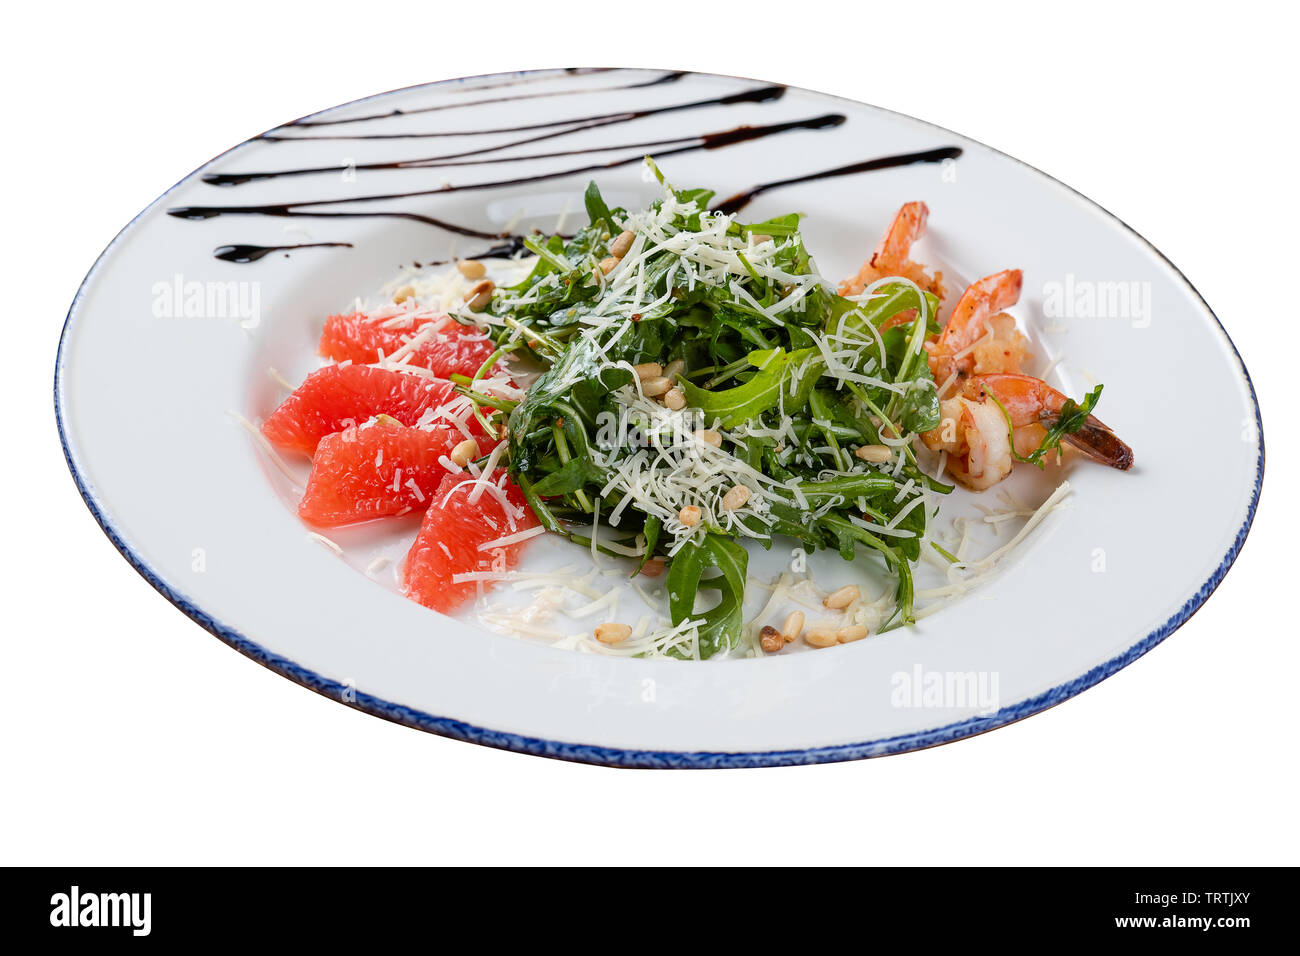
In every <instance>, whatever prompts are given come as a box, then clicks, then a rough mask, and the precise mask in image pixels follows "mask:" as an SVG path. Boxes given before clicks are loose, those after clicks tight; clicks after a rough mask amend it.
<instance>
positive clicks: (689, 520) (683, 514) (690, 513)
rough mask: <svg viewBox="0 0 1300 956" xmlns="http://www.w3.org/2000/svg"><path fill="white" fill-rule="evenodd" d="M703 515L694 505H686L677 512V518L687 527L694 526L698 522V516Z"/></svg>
mask: <svg viewBox="0 0 1300 956" xmlns="http://www.w3.org/2000/svg"><path fill="white" fill-rule="evenodd" d="M703 516H704V512H703V511H701V510H700V509H699V508H697V507H695V505H687V506H686V507H685V508H683V509H682V510H681V511H679V512H677V520H678V521H680V522H681V523H682V524H684V525H686V527H688V528H694V527H695V526H696V525H697V524H699V523H700V518H702V517H703Z"/></svg>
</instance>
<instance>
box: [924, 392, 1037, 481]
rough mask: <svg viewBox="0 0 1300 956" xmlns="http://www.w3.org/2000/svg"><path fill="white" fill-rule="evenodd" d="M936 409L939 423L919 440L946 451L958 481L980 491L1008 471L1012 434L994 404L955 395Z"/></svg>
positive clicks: (930, 446) (1007, 473) (1010, 458)
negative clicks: (1008, 431) (939, 417)
mask: <svg viewBox="0 0 1300 956" xmlns="http://www.w3.org/2000/svg"><path fill="white" fill-rule="evenodd" d="M939 412H940V415H941V416H942V417H941V419H940V422H939V427H938V428H935V429H934V430H933V431H928V432H926V433H925V434H923V435H922V436H921V440H922V441H924V442H925V444H926V445H927V446H928V447H929V448H930V449H931V450H932V451H946V452H947V453H948V471H949V473H950V474H951V475H952V476H953V477H954V478H956V479H957V481H959V482H961V483H962V484H963V485H965V486H966V487H967V488H973V489H974V490H976V491H983V490H984V489H985V488H988V487H991V486H992V485H995V484H997V483H998V482H999V481H1001V480H1002V479H1003V478H1005V477H1006V476H1007V475H1009V474H1011V466H1012V465H1013V464H1014V463H1015V462H1014V459H1013V458H1012V457H1011V438H1010V435H1008V433H1007V420H1006V419H1005V418H1003V417H1002V413H1001V412H1000V411H998V407H997V406H996V405H994V404H993V403H992V402H978V401H972V400H971V399H969V398H965V397H964V396H961V395H958V396H957V397H955V398H949V399H945V400H944V401H942V402H940V403H939Z"/></svg>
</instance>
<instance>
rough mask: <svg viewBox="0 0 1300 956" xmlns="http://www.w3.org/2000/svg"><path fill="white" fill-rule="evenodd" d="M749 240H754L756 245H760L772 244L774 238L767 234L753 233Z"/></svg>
mask: <svg viewBox="0 0 1300 956" xmlns="http://www.w3.org/2000/svg"><path fill="white" fill-rule="evenodd" d="M749 238H750V239H752V240H754V245H758V244H759V243H760V242H771V241H772V237H771V236H769V235H768V234H767V233H765V232H759V233H753V232H751V233H750V234H749Z"/></svg>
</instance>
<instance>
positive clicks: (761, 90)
mask: <svg viewBox="0 0 1300 956" xmlns="http://www.w3.org/2000/svg"><path fill="white" fill-rule="evenodd" d="M785 91H786V88H785V87H784V86H759V87H755V88H753V89H749V90H742V91H741V92H739V93H729V94H727V95H726V96H714V97H710V98H709V99H707V100H693V101H692V102H690V103H672V104H670V105H668V106H651V107H646V108H645V109H639V110H620V111H619V112H617V113H602V114H599V115H597V116H579V117H571V118H567V119H557V120H545V121H542V122H538V123H523V124H521V125H519V126H499V127H496V128H494V129H470V130H436V131H434V132H431V133H338V134H332V135H325V134H317V135H311V136H277V135H276V134H275V132H274V131H272V132H270V133H263V134H262V135H261V136H258V137H256V139H260V140H264V141H266V142H271V143H282V142H296V141H298V140H304V139H305V140H321V139H438V138H444V137H448V136H491V135H492V134H494V133H524V132H528V131H529V130H539V129H554V128H555V127H557V126H578V127H579V128H583V129H586V128H596V127H599V126H609V125H612V124H614V123H628V122H631V121H632V120H637V119H644V118H645V117H647V116H657V115H659V114H661V113H677V112H680V111H682V110H695V109H701V108H703V107H706V106H732V105H734V104H736V103H769V102H771V101H772V100H779V99H780V98H781V97H783V96H785ZM281 128H282V129H283V128H284V127H281Z"/></svg>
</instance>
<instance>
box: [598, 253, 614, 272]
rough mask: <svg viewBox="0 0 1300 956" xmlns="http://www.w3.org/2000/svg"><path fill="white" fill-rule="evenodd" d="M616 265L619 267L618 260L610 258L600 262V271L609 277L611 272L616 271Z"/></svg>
mask: <svg viewBox="0 0 1300 956" xmlns="http://www.w3.org/2000/svg"><path fill="white" fill-rule="evenodd" d="M616 265H618V260H617V259H615V258H614V257H613V256H608V257H606V258H604V259H601V260H600V271H601V272H603V273H604V274H605V275H609V274H610V273H611V272H613V271H614V267H615V266H616Z"/></svg>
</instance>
